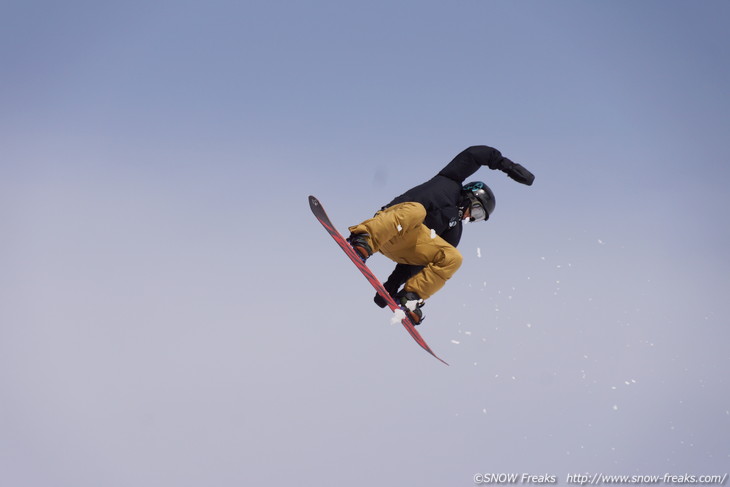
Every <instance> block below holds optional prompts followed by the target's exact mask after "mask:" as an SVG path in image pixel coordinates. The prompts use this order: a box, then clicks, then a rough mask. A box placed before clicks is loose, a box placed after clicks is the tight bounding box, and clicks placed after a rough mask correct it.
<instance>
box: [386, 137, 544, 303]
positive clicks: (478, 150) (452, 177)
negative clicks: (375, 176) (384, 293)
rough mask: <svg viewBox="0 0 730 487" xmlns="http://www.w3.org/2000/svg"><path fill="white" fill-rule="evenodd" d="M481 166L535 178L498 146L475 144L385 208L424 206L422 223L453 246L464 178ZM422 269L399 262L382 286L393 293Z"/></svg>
mask: <svg viewBox="0 0 730 487" xmlns="http://www.w3.org/2000/svg"><path fill="white" fill-rule="evenodd" d="M482 166H487V167H489V168H490V169H499V170H502V171H504V172H506V173H507V174H508V175H509V176H510V177H511V178H513V179H515V180H516V181H518V182H521V183H523V184H528V185H529V184H532V181H533V179H534V176H533V175H532V174H531V173H530V172H529V171H527V170H526V169H525V168H524V167H522V166H520V165H519V164H515V163H514V162H512V161H510V160H509V159H507V158H506V157H503V156H502V154H501V153H500V152H499V151H498V150H497V149H494V148H492V147H487V146H485V145H477V146H472V147H469V148H468V149H466V150H464V151H462V152H461V153H459V154H458V155H457V156H456V157H454V159H453V160H452V161H451V162H450V163H448V164H447V165H446V167H444V168H443V169H442V170H441V171H439V173H438V174H437V175H436V176H434V177H433V178H431V179H430V180H428V181H426V182H425V183H423V184H419V185H418V186H416V187H414V188H411V189H409V190H408V191H406V192H405V193H403V194H402V195H400V196H398V197H397V198H395V199H394V200H393V201H391V202H390V203H388V205H386V206H385V207H384V208H387V207H390V206H393V205H397V204H398V203H405V202H407V201H409V202H410V201H415V202H418V203H421V204H422V205H423V206H424V207H425V208H426V219H425V220H424V222H423V223H424V225H426V226H427V227H428V228H431V229H433V230H435V231H436V234H437V235H439V236H440V237H441V238H443V239H444V240H446V241H447V242H448V243H450V244H451V245H453V246H454V247H456V246H457V245H458V244H459V241H460V240H461V232H462V228H463V227H462V220H461V218H460V212H459V207H460V205H461V203H462V199H463V197H462V193H461V189H462V186H463V184H464V182H465V181H466V178H468V177H469V176H471V175H472V174H474V173H475V172H477V170H478V169H479V168H480V167H482ZM421 269H423V267H422V266H413V265H406V264H398V265H397V266H396V267H395V270H394V271H393V272H392V273H391V274H390V277H388V280H387V281H385V283H384V285H385V288H386V289H387V290H388V292H390V293H391V294H395V293H396V292H397V291H398V289H399V288H400V286H401V285H402V284H403V283H405V282H406V281H407V280H408V279H410V278H411V276H414V275H416V274H417V273H418V272H419V271H420V270H421ZM376 302H377V303H378V304H379V305H380V304H381V302H382V304H383V306H384V305H385V301H382V300H378V299H377V296H376Z"/></svg>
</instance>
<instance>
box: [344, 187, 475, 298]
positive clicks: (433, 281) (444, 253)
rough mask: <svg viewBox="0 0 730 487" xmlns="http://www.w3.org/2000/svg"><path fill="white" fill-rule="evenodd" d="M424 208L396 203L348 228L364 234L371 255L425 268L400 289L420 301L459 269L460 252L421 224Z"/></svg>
mask: <svg viewBox="0 0 730 487" xmlns="http://www.w3.org/2000/svg"><path fill="white" fill-rule="evenodd" d="M425 218H426V209H425V208H424V207H423V205H422V204H420V203H410V202H407V203H400V204H397V205H394V206H391V207H390V208H386V209H385V210H382V211H379V212H378V213H376V214H375V216H374V217H373V218H371V219H369V220H365V221H364V222H362V223H360V224H359V225H355V226H352V227H350V228H349V230H350V232H351V233H367V234H369V235H370V244H371V246H372V249H373V253H375V252H380V253H381V254H383V255H385V256H386V257H388V258H389V259H390V260H392V261H394V262H397V263H399V264H410V265H419V266H425V267H424V268H423V270H422V271H421V272H419V273H418V274H416V275H415V276H413V277H412V278H410V279H409V280H408V281H407V282H406V283H405V286H404V289H405V290H406V291H409V292H414V293H416V294H418V296H419V297H420V298H421V299H428V298H430V297H431V296H432V295H433V294H434V293H435V292H436V291H438V290H439V289H441V288H442V287H443V285H444V284H446V281H448V280H449V278H451V276H453V275H454V273H455V272H456V271H457V270H458V269H459V267H460V266H461V261H462V257H461V253H460V252H459V251H458V250H456V248H455V247H454V246H453V245H451V244H450V243H448V242H447V241H446V240H444V239H442V238H441V237H439V236H438V235H436V234H435V233H434V234H433V235H432V234H431V230H430V229H429V228H428V227H426V225H424V224H423V220H424V219H425Z"/></svg>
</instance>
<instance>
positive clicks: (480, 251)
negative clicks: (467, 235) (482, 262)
mask: <svg viewBox="0 0 730 487" xmlns="http://www.w3.org/2000/svg"><path fill="white" fill-rule="evenodd" d="M477 257H478V258H480V259H481V258H482V249H480V248H479V247H477Z"/></svg>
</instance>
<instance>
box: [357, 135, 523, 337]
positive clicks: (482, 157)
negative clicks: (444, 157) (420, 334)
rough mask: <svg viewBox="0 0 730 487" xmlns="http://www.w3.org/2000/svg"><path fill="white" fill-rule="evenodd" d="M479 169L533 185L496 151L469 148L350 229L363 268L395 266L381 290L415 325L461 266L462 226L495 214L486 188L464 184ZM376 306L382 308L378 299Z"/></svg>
mask: <svg viewBox="0 0 730 487" xmlns="http://www.w3.org/2000/svg"><path fill="white" fill-rule="evenodd" d="M481 166H487V167H489V168H490V169H499V170H501V171H503V172H505V173H507V176H509V177H510V178H512V179H514V180H515V181H517V182H518V183H522V184H526V185H528V186H529V185H531V184H532V182H533V181H534V179H535V176H534V175H533V174H532V173H531V172H530V171H528V170H527V169H525V168H524V167H523V166H521V165H520V164H517V163H515V162H512V161H511V160H509V159H507V158H506V157H503V156H502V154H501V153H500V152H499V151H498V150H497V149H494V148H492V147H487V146H485V145H478V146H472V147H469V148H467V149H466V150H464V151H462V152H461V153H460V154H458V155H457V156H456V157H455V158H454V159H453V160H452V161H451V162H450V163H449V164H448V165H447V166H446V167H444V168H443V169H442V170H441V171H440V172H439V173H438V174H437V175H436V176H434V177H433V178H432V179H430V180H429V181H426V182H425V183H423V184H420V185H418V186H416V187H414V188H412V189H410V190H408V191H406V192H405V193H403V194H402V195H400V196H398V197H397V198H395V199H394V200H393V201H391V202H390V203H388V204H387V205H386V206H384V207H382V208H381V210H380V211H378V212H377V213H376V214H375V216H374V217H373V218H370V219H369V220H365V221H364V222H362V223H360V224H359V225H354V226H352V227H350V228H349V230H350V236H349V237H348V238H347V241H348V242H349V243H350V245H351V246H352V247H353V249H355V251H356V252H357V253H358V254H359V255H360V257H361V258H362V260H363V262H365V261H366V260H367V259H368V258H369V257H370V256H371V255H373V254H374V253H375V252H380V253H381V254H383V255H385V256H386V257H388V258H389V259H391V260H392V261H394V262H396V263H397V265H396V267H395V269H394V270H393V272H392V273H391V274H390V277H388V280H387V281H385V283H383V284H384V286H385V289H386V290H387V291H388V292H389V293H390V294H391V295H392V296H393V297H394V298H395V300H396V302H398V303H399V304H400V305H401V306H402V307H403V308H404V310H405V311H406V313H408V315H409V317H410V318H411V320H412V321H413V323H414V324H419V323H421V321H423V311H422V310H421V307H422V306H423V304H424V301H425V300H426V299H428V298H430V297H431V296H432V295H433V294H434V293H436V292H437V291H438V290H439V289H441V288H442V287H443V285H444V284H445V283H446V281H447V280H448V279H449V278H450V277H451V276H453V275H454V273H455V272H456V271H457V270H458V269H459V267H460V266H461V262H462V257H461V253H459V251H458V250H456V246H457V245H458V244H459V240H460V239H461V232H462V221H464V220H467V219H468V220H469V221H471V222H474V221H485V220H487V219H489V215H491V214H492V211H494V206H495V199H494V194H493V193H492V190H491V189H489V187H488V186H487V185H486V184H484V183H483V182H481V181H475V182H471V183H467V184H464V181H465V180H466V178H468V177H469V176H471V175H472V174H474V173H475V172H476V171H477V170H478V169H479V168H480V167H481ZM401 286H403V288H402V289H401ZM375 302H376V304H377V305H378V306H380V307H381V308H382V307H385V300H384V299H383V298H381V297H380V296H379V295H376V296H375Z"/></svg>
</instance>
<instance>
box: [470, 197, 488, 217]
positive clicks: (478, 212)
mask: <svg viewBox="0 0 730 487" xmlns="http://www.w3.org/2000/svg"><path fill="white" fill-rule="evenodd" d="M487 218H489V213H487V210H485V209H484V207H483V206H482V204H481V203H479V202H478V201H474V200H472V201H471V205H469V221H470V222H481V221H484V220H486V219H487Z"/></svg>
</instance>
